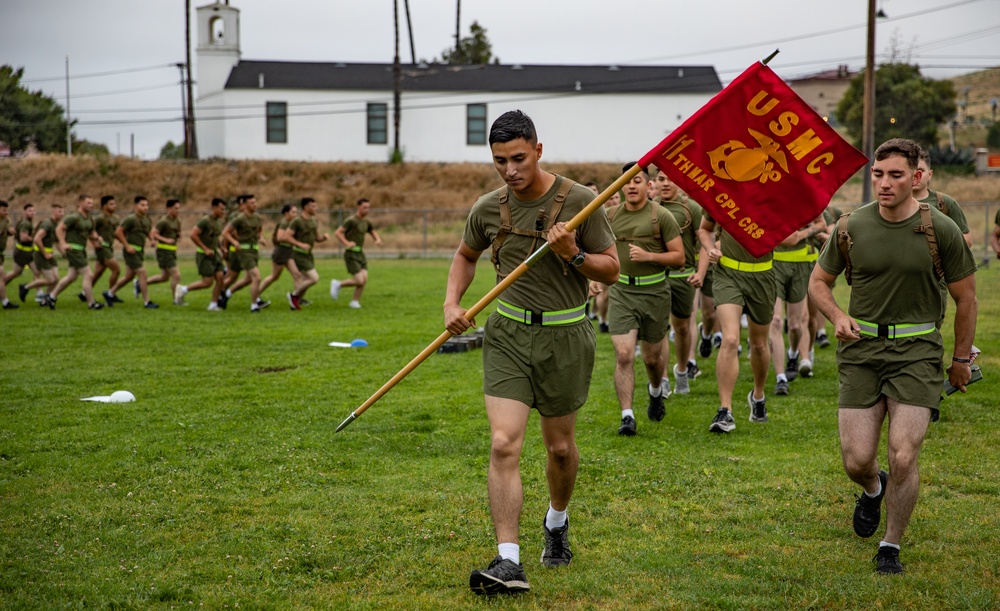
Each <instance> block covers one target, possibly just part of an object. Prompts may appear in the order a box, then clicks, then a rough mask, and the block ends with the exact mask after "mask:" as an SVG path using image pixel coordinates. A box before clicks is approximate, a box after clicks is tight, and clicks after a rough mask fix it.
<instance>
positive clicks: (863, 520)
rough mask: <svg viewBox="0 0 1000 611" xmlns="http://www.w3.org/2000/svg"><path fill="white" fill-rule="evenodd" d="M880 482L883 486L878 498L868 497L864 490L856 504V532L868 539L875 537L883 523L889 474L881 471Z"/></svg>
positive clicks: (879, 473)
mask: <svg viewBox="0 0 1000 611" xmlns="http://www.w3.org/2000/svg"><path fill="white" fill-rule="evenodd" d="M878 481H879V483H880V484H881V485H882V491H881V492H879V493H878V496H875V497H872V496H868V495H867V494H866V493H865V492H864V490H862V491H861V494H860V495H859V496H858V497H857V502H855V504H854V520H853V521H854V532H855V534H857V535H858V536H859V537H865V538H868V537H870V536H872V535H874V534H875V531H876V530H878V525H879V523H880V522H881V521H882V499H883V498H884V497H885V488H886V486H888V485H889V474H888V473H886V472H885V471H882V470H881V469H880V470H879V472H878Z"/></svg>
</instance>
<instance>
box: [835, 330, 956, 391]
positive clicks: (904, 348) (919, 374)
mask: <svg viewBox="0 0 1000 611" xmlns="http://www.w3.org/2000/svg"><path fill="white" fill-rule="evenodd" d="M943 354H944V346H943V344H942V341H941V334H940V332H938V331H934V332H933V333H928V334H926V335H918V336H916V337H904V338H901V339H885V338H881V337H866V336H862V339H859V340H857V341H853V342H838V345H837V370H838V372H839V373H840V399H839V400H838V402H837V405H838V407H841V408H868V407H871V406H873V405H875V404H876V403H878V401H879V399H881V398H882V396H883V395H884V396H886V397H889V398H890V399H893V400H895V401H899V402H900V403H906V404H908V405H918V406H920V407H926V408H929V409H931V410H937V408H938V404H939V403H940V401H941V388H942V386H943V385H944V365H943V364H942V363H941V358H942V356H943Z"/></svg>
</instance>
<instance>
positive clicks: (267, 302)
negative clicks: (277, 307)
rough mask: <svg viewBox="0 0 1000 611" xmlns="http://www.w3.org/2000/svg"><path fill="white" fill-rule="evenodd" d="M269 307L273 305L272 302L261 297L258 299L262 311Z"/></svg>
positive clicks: (258, 305)
mask: <svg viewBox="0 0 1000 611" xmlns="http://www.w3.org/2000/svg"><path fill="white" fill-rule="evenodd" d="M269 305H271V302H270V301H267V300H266V299H261V298H260V297H258V298H257V307H258V308H260V309H261V310H263V309H264V308H266V307H267V306H269Z"/></svg>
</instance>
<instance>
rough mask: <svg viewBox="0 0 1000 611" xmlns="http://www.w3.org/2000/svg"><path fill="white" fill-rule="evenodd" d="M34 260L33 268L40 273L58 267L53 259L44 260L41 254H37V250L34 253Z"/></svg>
mask: <svg viewBox="0 0 1000 611" xmlns="http://www.w3.org/2000/svg"><path fill="white" fill-rule="evenodd" d="M50 254H51V253H50ZM34 258H35V267H37V268H38V271H40V272H44V271H45V270H48V269H56V268H58V267H59V263H58V262H57V261H56V258H55V257H52V258H51V259H46V258H45V257H44V256H43V255H42V253H40V252H38V251H37V250H36V251H35V253H34Z"/></svg>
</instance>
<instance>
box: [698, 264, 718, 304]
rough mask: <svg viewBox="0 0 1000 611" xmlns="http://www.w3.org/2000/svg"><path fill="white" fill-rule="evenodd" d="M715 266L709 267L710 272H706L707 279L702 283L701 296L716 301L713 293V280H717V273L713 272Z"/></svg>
mask: <svg viewBox="0 0 1000 611" xmlns="http://www.w3.org/2000/svg"><path fill="white" fill-rule="evenodd" d="M713 267H715V266H714V265H709V266H708V271H707V272H705V278H704V279H703V280H702V281H701V294H702V295H705V296H707V297H711V298H712V299H715V293H714V292H713V289H714V287H713V280H714V279H715V273H714V272H713V271H712V268H713Z"/></svg>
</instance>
